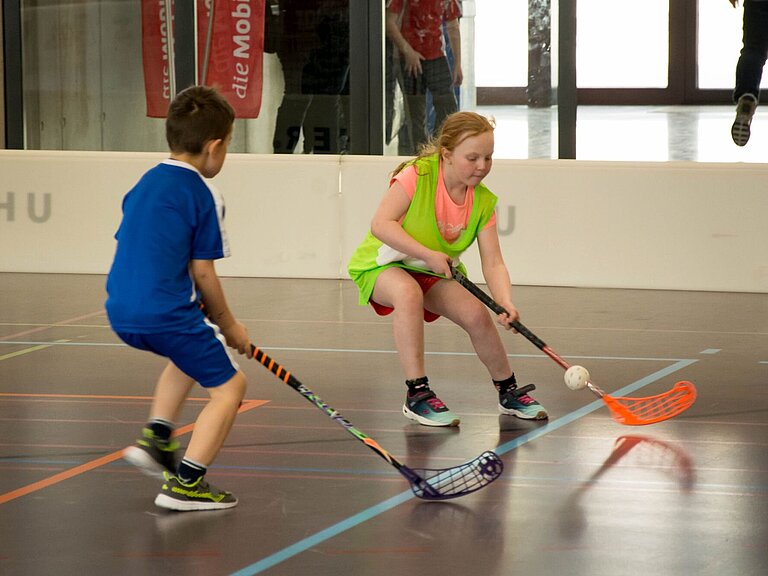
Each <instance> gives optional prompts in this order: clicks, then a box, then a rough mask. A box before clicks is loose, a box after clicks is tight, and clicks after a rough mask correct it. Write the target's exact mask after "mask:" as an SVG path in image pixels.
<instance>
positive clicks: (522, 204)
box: [0, 151, 768, 292]
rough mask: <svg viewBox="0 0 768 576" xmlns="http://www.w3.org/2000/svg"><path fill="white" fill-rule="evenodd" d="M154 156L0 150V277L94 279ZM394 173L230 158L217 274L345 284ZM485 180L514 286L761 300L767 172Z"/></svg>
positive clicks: (685, 170) (295, 160)
mask: <svg viewBox="0 0 768 576" xmlns="http://www.w3.org/2000/svg"><path fill="white" fill-rule="evenodd" d="M165 156H166V155H165V154H161V153H129V152H126V153H122V152H88V153H84V152H41V151H22V152H18V151H0V175H2V176H0V272H72V273H99V274H101V273H105V272H107V270H108V268H109V264H110V262H111V257H112V252H113V250H114V240H113V234H114V231H115V229H116V228H117V225H118V223H119V219H120V203H121V199H122V196H123V195H124V194H125V192H126V191H127V190H128V189H129V188H130V187H131V186H132V185H133V183H134V182H135V181H136V180H137V179H138V177H139V176H140V175H141V174H142V173H143V172H144V171H145V170H147V169H148V168H150V167H151V166H153V165H154V164H155V163H157V162H158V161H160V160H161V159H163V158H164V157H165ZM396 163H397V159H396V158H392V157H372V156H305V155H296V156H273V155H252V154H231V155H230V156H229V157H228V158H227V164H226V165H225V167H224V171H223V172H222V173H221V174H220V175H219V176H218V177H217V178H216V179H215V180H214V181H213V183H214V184H215V185H216V186H217V187H219V188H220V189H221V190H222V191H223V192H224V195H225V197H226V200H227V230H228V233H229V236H230V241H231V244H232V250H233V256H232V257H231V258H229V259H227V260H224V261H222V262H221V263H220V264H218V266H217V268H218V270H219V272H220V273H221V274H222V275H226V276H253V277H262V276H272V277H296V278H346V262H347V261H348V259H349V255H350V254H351V252H352V251H353V250H354V248H355V246H356V245H357V244H358V242H359V241H360V240H361V239H362V238H363V235H364V234H365V232H366V230H367V227H368V223H369V221H370V218H371V215H372V214H373V211H374V209H375V207H376V206H377V204H378V201H379V199H380V197H381V195H382V193H383V191H384V190H385V188H386V186H387V182H388V174H389V172H390V171H391V170H392V168H394V166H395V164H396ZM486 183H487V184H488V185H489V187H490V188H491V189H492V190H493V191H494V192H495V193H496V194H497V195H498V196H499V197H500V201H499V226H500V228H501V229H502V236H501V243H502V249H503V251H504V255H505V258H506V260H507V264H508V266H509V268H510V273H511V276H512V280H513V283H516V284H527V285H552V286H594V287H617V288H659V289H685V290H717V291H739V292H768V256H767V255H766V247H768V225H766V214H768V194H766V190H765V188H766V185H768V165H763V164H705V163H629V162H582V161H570V160H497V161H496V162H495V163H494V169H493V172H492V173H491V175H490V176H489V177H488V178H487V180H486ZM465 261H466V262H467V264H468V266H469V268H470V273H471V275H472V277H473V278H475V279H476V280H478V281H482V278H481V276H479V273H480V268H479V262H478V257H477V252H476V250H475V249H474V248H473V249H471V250H470V252H469V253H468V254H467V257H466V258H465Z"/></svg>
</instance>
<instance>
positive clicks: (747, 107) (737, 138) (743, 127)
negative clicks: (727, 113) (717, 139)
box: [731, 94, 757, 146]
mask: <svg viewBox="0 0 768 576" xmlns="http://www.w3.org/2000/svg"><path fill="white" fill-rule="evenodd" d="M756 108H757V98H755V97H754V96H753V95H752V94H742V95H741V96H740V97H739V101H738V102H737V103H736V120H734V121H733V126H731V137H732V138H733V141H734V143H735V144H736V146H744V145H746V143H747V142H749V136H750V125H751V124H752V117H753V116H754V115H755V109H756Z"/></svg>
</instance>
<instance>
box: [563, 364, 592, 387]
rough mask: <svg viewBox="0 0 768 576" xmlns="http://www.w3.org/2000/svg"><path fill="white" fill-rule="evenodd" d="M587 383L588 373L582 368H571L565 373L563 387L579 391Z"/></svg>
mask: <svg viewBox="0 0 768 576" xmlns="http://www.w3.org/2000/svg"><path fill="white" fill-rule="evenodd" d="M587 382H589V372H587V369H586V368H584V366H571V367H570V368H568V370H566V371H565V385H566V386H568V388H570V389H571V390H581V389H582V388H584V387H585V386H586V385H587Z"/></svg>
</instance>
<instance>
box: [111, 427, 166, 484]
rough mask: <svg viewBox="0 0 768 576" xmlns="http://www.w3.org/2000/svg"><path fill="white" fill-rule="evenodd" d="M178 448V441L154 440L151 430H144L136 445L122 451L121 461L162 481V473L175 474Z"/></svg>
mask: <svg viewBox="0 0 768 576" xmlns="http://www.w3.org/2000/svg"><path fill="white" fill-rule="evenodd" d="M178 448H179V443H178V441H176V440H171V441H170V442H161V441H159V440H158V439H157V438H155V435H154V434H153V433H152V430H150V429H149V428H144V429H143V430H142V437H141V438H139V439H138V440H136V444H134V445H133V446H129V447H128V448H126V449H125V450H123V460H125V461H126V462H130V463H131V464H133V465H134V466H136V467H137V468H139V470H141V471H142V472H144V474H146V475H147V476H152V477H153V478H158V479H159V480H162V479H163V472H166V471H168V472H170V473H171V474H175V473H176V467H177V466H178V461H177V458H176V450H177V449H178Z"/></svg>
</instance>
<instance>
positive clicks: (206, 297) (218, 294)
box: [192, 260, 236, 330]
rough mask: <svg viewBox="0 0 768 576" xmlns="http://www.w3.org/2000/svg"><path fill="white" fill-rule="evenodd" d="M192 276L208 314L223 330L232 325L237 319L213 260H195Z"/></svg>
mask: <svg viewBox="0 0 768 576" xmlns="http://www.w3.org/2000/svg"><path fill="white" fill-rule="evenodd" d="M192 277H193V279H194V281H195V287H196V288H197V291H198V292H199V293H200V297H201V298H202V300H203V304H204V305H205V313H206V315H207V316H208V317H209V318H210V319H211V321H212V322H213V323H214V324H216V325H217V326H218V327H219V328H221V329H222V330H224V329H226V328H228V327H230V326H232V325H233V324H234V323H235V322H236V320H235V317H234V315H233V314H232V312H231V311H230V309H229V305H228V304H227V299H226V297H225V296H224V289H223V288H222V286H221V281H220V280H219V277H218V275H217V274H216V269H215V268H214V265H213V261H207V260H195V261H193V264H192Z"/></svg>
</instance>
